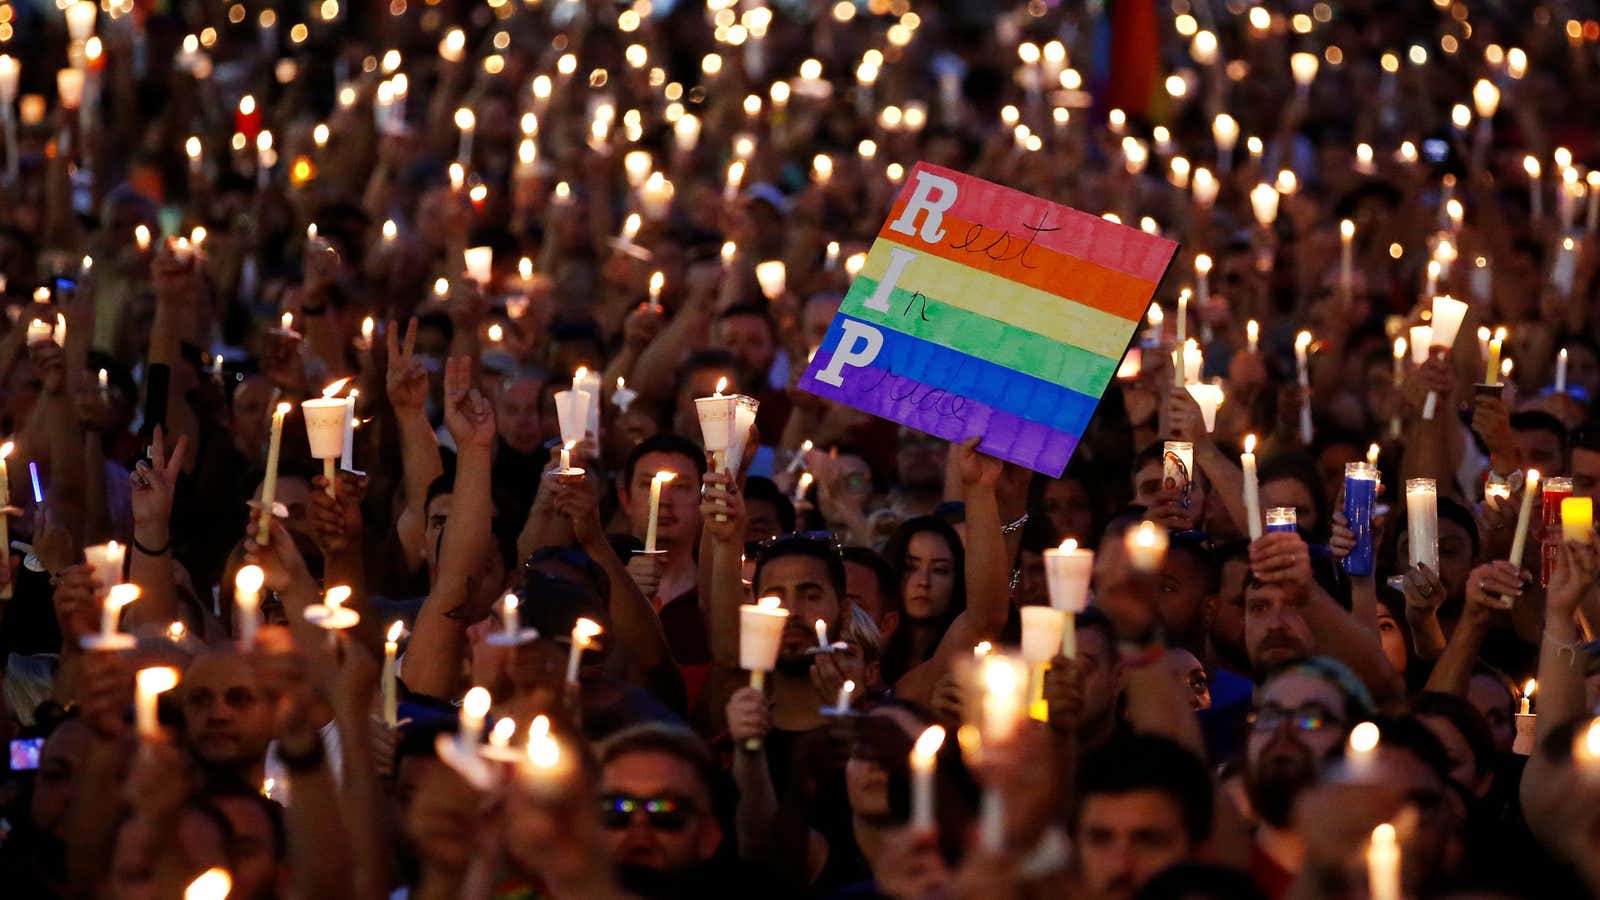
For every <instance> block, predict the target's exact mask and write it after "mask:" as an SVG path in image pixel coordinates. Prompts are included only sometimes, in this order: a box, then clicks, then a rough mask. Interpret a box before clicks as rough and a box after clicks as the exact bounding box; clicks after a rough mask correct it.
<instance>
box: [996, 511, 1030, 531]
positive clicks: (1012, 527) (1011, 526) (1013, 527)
mask: <svg viewBox="0 0 1600 900" xmlns="http://www.w3.org/2000/svg"><path fill="white" fill-rule="evenodd" d="M1026 524H1028V513H1023V514H1022V515H1020V516H1018V517H1017V519H1016V521H1014V522H1007V523H1006V524H1004V525H1001V526H1000V533H1001V534H1016V533H1017V532H1018V531H1020V530H1021V529H1022V526H1024V525H1026Z"/></svg>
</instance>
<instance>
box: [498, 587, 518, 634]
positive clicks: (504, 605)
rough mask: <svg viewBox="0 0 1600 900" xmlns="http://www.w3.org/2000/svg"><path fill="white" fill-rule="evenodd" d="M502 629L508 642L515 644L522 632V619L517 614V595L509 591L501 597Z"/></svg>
mask: <svg viewBox="0 0 1600 900" xmlns="http://www.w3.org/2000/svg"><path fill="white" fill-rule="evenodd" d="M500 630H501V633H502V634H504V635H505V639H506V642H507V643H508V644H509V645H511V646H515V645H516V644H517V643H518V641H517V638H518V636H519V635H520V634H521V632H522V620H521V618H519V617H518V616H517V595H516V594H515V593H513V592H511V591H507V592H506V595H505V596H504V597H501V598H500Z"/></svg>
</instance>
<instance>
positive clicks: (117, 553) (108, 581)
mask: <svg viewBox="0 0 1600 900" xmlns="http://www.w3.org/2000/svg"><path fill="white" fill-rule="evenodd" d="M127 557H128V548H127V547H124V546H123V545H121V544H119V543H117V542H116V541H108V542H106V543H104V544H95V545H93V546H91V547H85V548H83V558H84V560H85V561H86V562H88V563H89V565H90V566H92V567H93V568H94V581H95V593H96V596H99V597H104V596H106V595H107V594H108V593H110V592H111V587H112V585H115V584H117V583H118V582H120V581H122V565H123V561H124V560H126V559H127Z"/></svg>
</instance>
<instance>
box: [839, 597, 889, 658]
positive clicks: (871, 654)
mask: <svg viewBox="0 0 1600 900" xmlns="http://www.w3.org/2000/svg"><path fill="white" fill-rule="evenodd" d="M839 637H840V639H841V640H844V641H847V642H849V643H852V644H855V645H856V646H857V647H860V648H861V656H862V658H863V659H865V660H867V661H868V662H872V661H875V660H879V659H882V658H883V634H882V633H881V632H879V631H878V623H876V622H874V621H872V616H871V615H869V614H868V613H867V611H866V610H864V609H862V608H861V607H859V606H856V605H854V604H851V606H850V618H849V620H848V621H845V622H843V623H841V628H840V631H839Z"/></svg>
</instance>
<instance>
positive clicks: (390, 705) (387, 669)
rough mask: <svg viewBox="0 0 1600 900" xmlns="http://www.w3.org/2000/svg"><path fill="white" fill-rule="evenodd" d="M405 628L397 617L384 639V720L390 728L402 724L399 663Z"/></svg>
mask: <svg viewBox="0 0 1600 900" xmlns="http://www.w3.org/2000/svg"><path fill="white" fill-rule="evenodd" d="M404 630H405V625H404V623H402V622H401V621H400V620H399V619H396V620H395V621H394V624H392V625H390V626H389V633H388V634H387V635H385V636H384V640H383V721H384V723H385V724H387V725H388V726H389V727H390V728H394V727H395V726H396V725H398V724H400V687H399V680H400V675H399V672H398V665H397V663H398V660H399V654H400V635H401V633H402V632H403V631H404Z"/></svg>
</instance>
